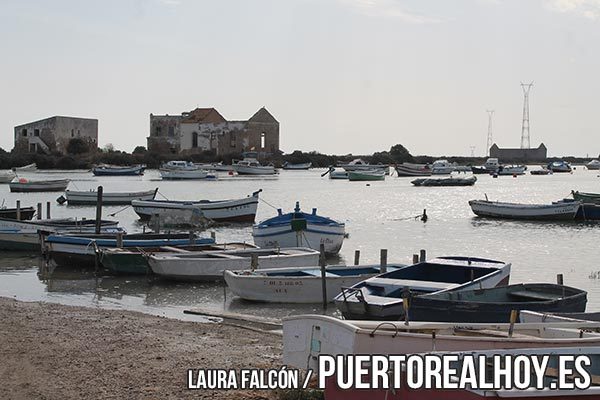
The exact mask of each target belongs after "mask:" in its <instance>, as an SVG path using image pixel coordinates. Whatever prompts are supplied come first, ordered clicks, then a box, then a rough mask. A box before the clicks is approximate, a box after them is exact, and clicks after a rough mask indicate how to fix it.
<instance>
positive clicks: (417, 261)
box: [413, 254, 419, 264]
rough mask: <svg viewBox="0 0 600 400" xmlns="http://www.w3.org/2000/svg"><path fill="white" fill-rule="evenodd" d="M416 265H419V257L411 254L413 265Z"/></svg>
mask: <svg viewBox="0 0 600 400" xmlns="http://www.w3.org/2000/svg"><path fill="white" fill-rule="evenodd" d="M418 263H419V255H418V254H413V264H418Z"/></svg>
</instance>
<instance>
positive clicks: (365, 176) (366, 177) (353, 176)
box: [348, 170, 385, 181]
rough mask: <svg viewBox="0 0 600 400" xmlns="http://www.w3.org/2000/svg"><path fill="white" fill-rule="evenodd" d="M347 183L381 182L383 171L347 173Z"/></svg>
mask: <svg viewBox="0 0 600 400" xmlns="http://www.w3.org/2000/svg"><path fill="white" fill-rule="evenodd" d="M348 180H349V181H383V180H385V172H384V171H383V170H377V171H365V170H355V171H348Z"/></svg>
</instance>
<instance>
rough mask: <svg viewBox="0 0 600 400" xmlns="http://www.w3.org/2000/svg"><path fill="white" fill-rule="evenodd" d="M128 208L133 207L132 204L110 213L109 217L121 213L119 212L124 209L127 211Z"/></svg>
mask: <svg viewBox="0 0 600 400" xmlns="http://www.w3.org/2000/svg"><path fill="white" fill-rule="evenodd" d="M128 208H131V204H130V205H128V206H126V207H124V208H122V209H120V210H119V211H115V212H114V213H112V214H108V216H109V217H114V216H115V215H117V214H119V213H120V212H122V211H125V210H127V209H128Z"/></svg>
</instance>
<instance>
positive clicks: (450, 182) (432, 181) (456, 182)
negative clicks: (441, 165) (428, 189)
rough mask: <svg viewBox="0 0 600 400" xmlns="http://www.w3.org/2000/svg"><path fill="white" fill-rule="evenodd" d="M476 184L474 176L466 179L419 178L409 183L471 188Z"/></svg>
mask: <svg viewBox="0 0 600 400" xmlns="http://www.w3.org/2000/svg"><path fill="white" fill-rule="evenodd" d="M475 182H477V177H476V176H470V177H468V178H420V179H415V180H414V181H412V182H411V183H412V184H413V185H415V186H473V185H474V184H475Z"/></svg>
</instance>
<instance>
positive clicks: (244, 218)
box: [131, 190, 262, 222]
mask: <svg viewBox="0 0 600 400" xmlns="http://www.w3.org/2000/svg"><path fill="white" fill-rule="evenodd" d="M261 191H262V190H258V191H256V192H254V193H252V194H251V195H250V196H248V197H245V198H241V199H234V200H190V201H175V200H132V201H131V205H132V207H133V210H134V211H135V212H136V213H137V215H139V217H140V219H141V220H143V221H147V220H150V218H151V217H152V216H156V215H158V216H159V217H161V216H166V215H169V216H171V217H173V216H175V215H179V216H181V217H188V216H189V217H191V216H192V215H193V214H194V213H195V212H197V210H199V211H200V212H201V213H202V215H203V216H204V217H205V218H208V219H211V220H213V221H219V222H254V218H255V216H256V209H257V208H258V196H259V193H260V192H261Z"/></svg>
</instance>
